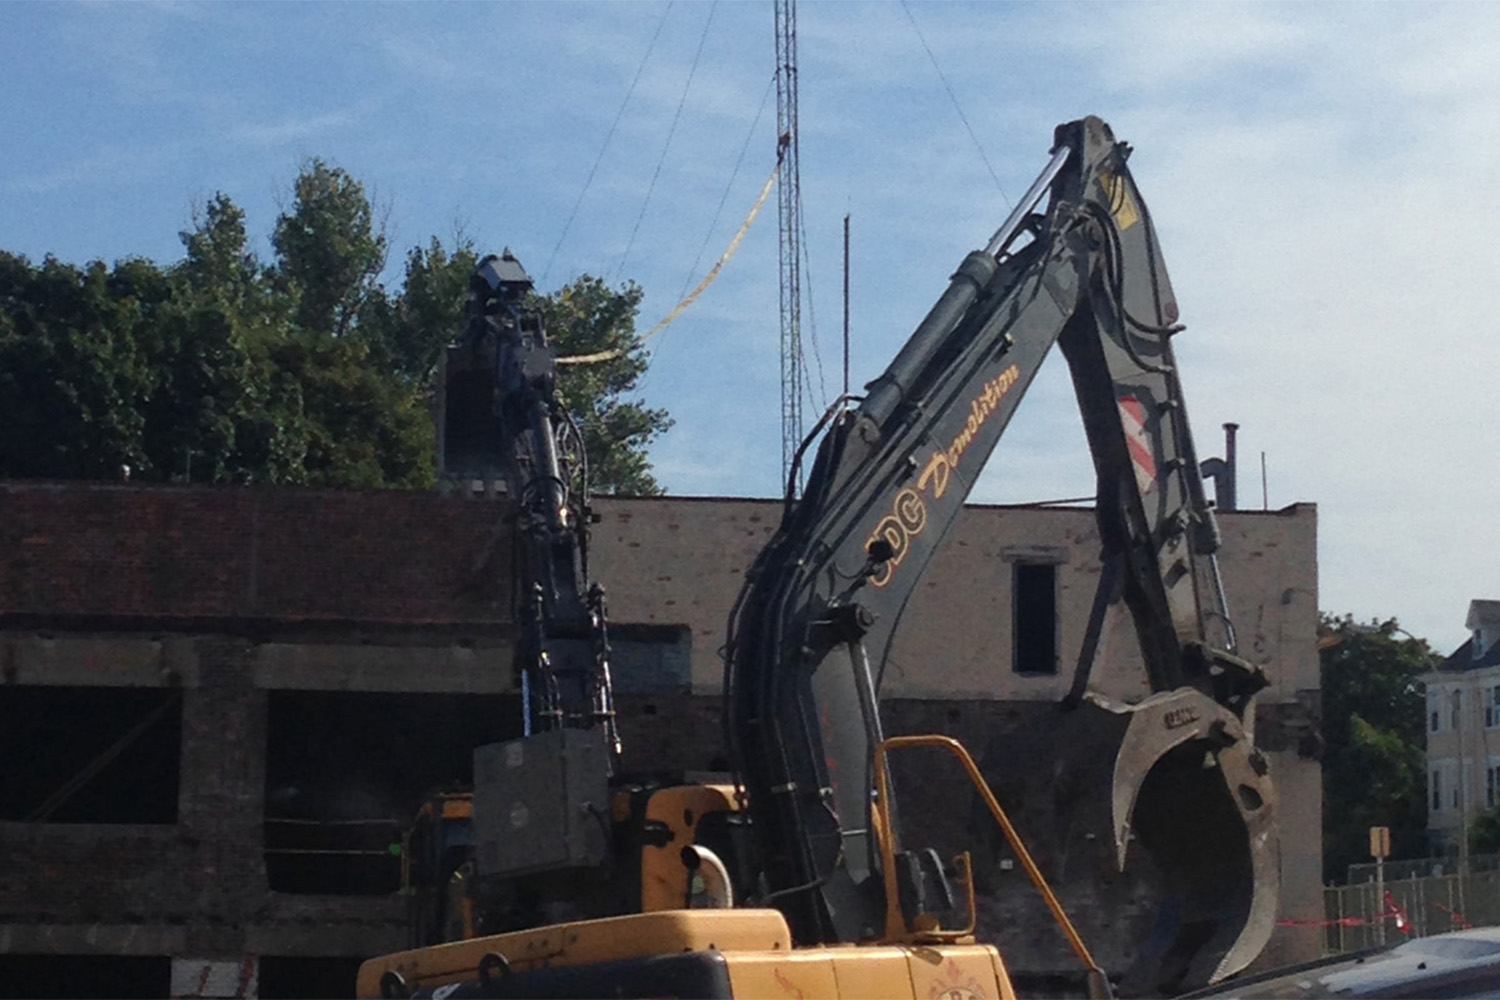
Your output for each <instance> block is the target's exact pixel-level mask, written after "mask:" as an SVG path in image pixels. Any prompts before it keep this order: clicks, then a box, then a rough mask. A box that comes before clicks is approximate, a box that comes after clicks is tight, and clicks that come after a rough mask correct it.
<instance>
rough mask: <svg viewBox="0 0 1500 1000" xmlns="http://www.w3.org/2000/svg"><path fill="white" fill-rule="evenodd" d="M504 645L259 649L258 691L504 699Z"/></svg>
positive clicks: (509, 679) (508, 686)
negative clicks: (349, 692)
mask: <svg viewBox="0 0 1500 1000" xmlns="http://www.w3.org/2000/svg"><path fill="white" fill-rule="evenodd" d="M513 655H514V654H513V651H512V647H511V646H510V644H508V643H486V644H484V645H479V644H475V645H460V644H454V645H447V646H378V645H365V644H339V643H318V644H310V643H309V644H302V643H277V642H268V643H264V644H262V645H259V646H257V647H256V649H255V654H254V666H253V668H252V669H253V674H254V682H255V686H256V687H259V688H267V689H275V690H303V691H398V692H411V693H425V694H439V693H449V692H451V693H460V694H508V693H510V692H513V691H515V690H517V688H516V683H515V677H514V671H513V670H512V669H511V660H512V657H513Z"/></svg>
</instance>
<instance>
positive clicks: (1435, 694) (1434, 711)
mask: <svg viewBox="0 0 1500 1000" xmlns="http://www.w3.org/2000/svg"><path fill="white" fill-rule="evenodd" d="M1442 703H1443V691H1442V689H1441V688H1435V687H1431V688H1428V689H1427V731H1428V732H1430V733H1436V732H1439V731H1441V730H1442V728H1443V713H1442V712H1441V711H1440V710H1441V708H1442Z"/></svg>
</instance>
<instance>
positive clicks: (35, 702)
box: [0, 685, 182, 824]
mask: <svg viewBox="0 0 1500 1000" xmlns="http://www.w3.org/2000/svg"><path fill="white" fill-rule="evenodd" d="M180 694H181V692H180V691H178V690H175V689H169V688H146V687H43V686H35V687H32V686H29V685H16V686H7V687H6V688H5V694H4V697H0V761H4V762H6V764H8V765H10V766H8V767H6V768H5V776H4V778H3V779H0V821H3V820H10V821H16V820H20V821H22V822H35V823H131V824H135V823H143V824H144V823H155V824H172V823H176V822H177V792H178V782H179V780H180V777H181V774H180V771H181V762H182V699H181V697H180ZM20 761H24V762H25V764H24V765H19V764H17V763H16V762H20Z"/></svg>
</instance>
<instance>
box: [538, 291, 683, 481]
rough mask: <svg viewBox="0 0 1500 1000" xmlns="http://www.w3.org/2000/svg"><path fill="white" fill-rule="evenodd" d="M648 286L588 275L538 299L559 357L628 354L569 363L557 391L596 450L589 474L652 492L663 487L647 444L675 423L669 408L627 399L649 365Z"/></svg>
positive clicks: (587, 448)
mask: <svg viewBox="0 0 1500 1000" xmlns="http://www.w3.org/2000/svg"><path fill="white" fill-rule="evenodd" d="M640 302H641V289H640V287H639V286H637V285H636V284H635V283H634V282H630V283H627V284H626V285H625V286H624V287H623V288H622V289H620V290H619V291H610V289H609V288H608V287H606V286H605V284H604V282H603V281H601V280H600V279H598V278H592V277H589V276H587V275H585V276H584V277H582V278H579V279H578V280H577V281H575V282H573V283H572V284H571V285H569V286H567V287H566V288H564V289H562V290H561V291H559V292H558V293H557V294H556V295H553V296H551V297H550V298H543V297H538V298H537V299H536V300H535V301H534V302H533V303H532V304H533V305H534V306H536V307H537V308H539V309H540V311H541V313H542V323H543V328H544V329H545V330H546V331H547V335H548V337H550V338H551V340H552V344H553V346H554V347H555V348H556V350H557V354H558V356H559V357H564V358H566V357H583V356H587V355H592V354H600V353H605V352H620V357H618V358H616V359H614V360H611V361H608V362H604V363H593V364H586V365H566V364H565V365H563V366H561V370H560V372H559V375H558V380H557V389H558V394H559V395H561V396H562V398H563V402H564V404H565V405H566V406H568V408H569V409H571V410H572V411H573V414H574V416H575V418H576V419H577V420H578V424H579V429H580V430H581V431H582V432H583V444H584V450H585V451H586V452H587V454H588V456H589V478H590V480H591V481H592V482H594V483H595V484H604V486H603V488H604V489H605V490H606V491H608V492H617V493H633V494H637V495H651V494H657V493H660V492H661V491H662V490H661V487H660V486H659V485H658V484H657V482H656V480H655V479H654V478H652V476H651V472H650V465H649V464H648V462H647V461H646V445H647V444H649V443H650V442H651V440H652V439H654V438H655V437H656V436H657V435H658V434H661V433H662V432H663V431H665V430H666V429H667V428H669V427H670V426H671V425H672V421H671V419H670V418H669V417H668V416H667V412H666V411H665V410H654V409H649V408H647V407H646V406H645V405H644V404H642V403H640V402H638V401H627V400H625V399H623V398H622V397H623V396H624V394H625V393H627V392H630V391H631V390H633V389H634V388H635V386H636V381H637V380H638V379H639V378H640V377H641V375H642V374H643V373H644V372H645V371H646V356H645V353H644V352H643V351H642V350H641V349H640V341H639V340H638V338H637V337H636V333H635V315H636V311H637V309H638V307H639V306H640Z"/></svg>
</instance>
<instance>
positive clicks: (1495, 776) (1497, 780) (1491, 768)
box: [1484, 758, 1500, 809]
mask: <svg viewBox="0 0 1500 1000" xmlns="http://www.w3.org/2000/svg"><path fill="white" fill-rule="evenodd" d="M1497 801H1500V764H1496V763H1495V762H1494V758H1491V759H1490V761H1489V762H1488V766H1486V767H1485V769H1484V806H1485V808H1486V809H1493V808H1495V804H1496V802H1497Z"/></svg>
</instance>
